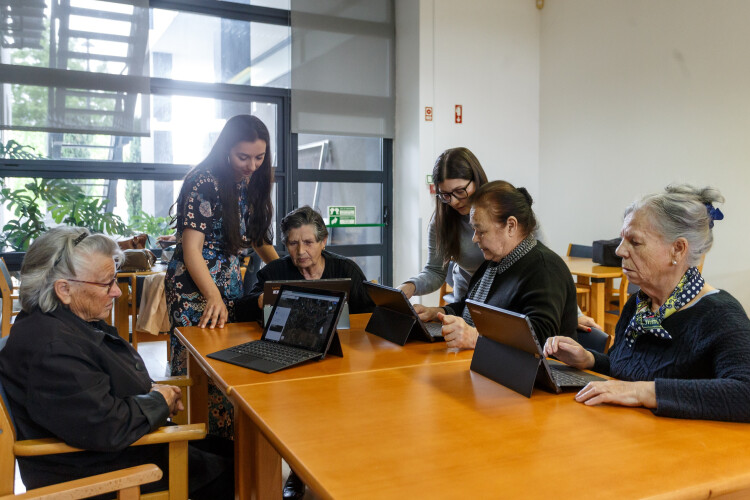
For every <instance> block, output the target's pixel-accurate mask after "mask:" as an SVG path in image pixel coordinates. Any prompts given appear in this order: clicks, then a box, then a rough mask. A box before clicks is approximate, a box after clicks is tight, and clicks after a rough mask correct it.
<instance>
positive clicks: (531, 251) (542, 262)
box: [414, 181, 578, 349]
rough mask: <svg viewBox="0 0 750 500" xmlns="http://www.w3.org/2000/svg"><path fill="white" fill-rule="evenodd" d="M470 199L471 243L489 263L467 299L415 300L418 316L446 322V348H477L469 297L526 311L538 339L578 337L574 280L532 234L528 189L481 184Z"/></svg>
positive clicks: (476, 277)
mask: <svg viewBox="0 0 750 500" xmlns="http://www.w3.org/2000/svg"><path fill="white" fill-rule="evenodd" d="M471 203H472V208H471V213H470V214H471V215H470V221H471V226H472V228H473V229H474V237H473V239H472V241H474V243H476V244H477V245H478V246H479V249H480V250H481V251H482V254H483V255H484V258H485V261H484V263H483V264H482V265H481V266H480V267H479V269H477V271H476V273H474V275H473V276H472V278H471V281H469V286H468V293H467V295H466V296H465V297H463V298H461V300H460V301H458V302H455V303H453V304H448V305H447V306H445V307H444V308H440V307H424V306H421V305H418V304H417V305H415V306H414V308H415V310H416V311H417V313H419V317H420V318H422V320H423V321H430V320H432V319H435V318H438V319H439V320H440V321H442V322H443V337H444V338H445V340H446V342H447V345H448V347H458V348H461V349H473V348H474V346H475V345H476V342H477V337H478V333H477V330H476V328H474V323H473V322H472V319H471V315H470V314H469V310H468V308H466V307H465V303H466V299H467V298H469V299H473V300H475V301H478V302H483V303H485V304H489V305H492V306H496V307H501V308H503V309H508V310H510V311H514V312H517V313H521V314H525V315H527V316H528V317H529V319H530V321H531V324H532V325H533V327H534V331H535V332H536V334H537V336H538V337H539V341H540V342H544V341H545V340H546V339H547V338H548V337H551V336H554V335H559V334H562V335H570V336H571V337H574V336H575V335H576V326H577V324H578V308H577V306H576V291H575V285H574V284H573V278H572V276H571V274H570V270H569V269H568V267H567V266H566V265H565V262H563V260H562V259H561V258H560V257H559V256H558V255H557V254H556V253H554V252H553V251H551V250H550V249H548V248H547V247H546V246H544V245H543V244H542V243H541V242H539V241H537V240H536V238H535V237H534V229H535V228H536V218H535V216H534V211H533V210H532V209H531V204H532V203H533V200H532V198H531V195H530V194H529V192H528V191H527V190H526V189H525V188H517V189H516V188H515V187H513V185H511V184H509V183H508V182H505V181H493V182H490V183H487V184H484V185H483V186H482V187H480V188H479V189H478V190H477V191H476V192H475V193H474V196H472V198H471Z"/></svg>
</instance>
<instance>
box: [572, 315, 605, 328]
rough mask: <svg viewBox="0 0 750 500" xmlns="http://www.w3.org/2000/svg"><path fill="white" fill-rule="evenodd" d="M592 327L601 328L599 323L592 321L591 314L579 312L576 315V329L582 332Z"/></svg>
mask: <svg viewBox="0 0 750 500" xmlns="http://www.w3.org/2000/svg"><path fill="white" fill-rule="evenodd" d="M592 328H596V329H597V330H603V328H602V327H601V326H599V324H598V323H597V322H596V321H594V318H592V317H591V316H586V315H585V314H581V315H580V316H578V329H579V330H581V331H584V332H590V331H591V329H592Z"/></svg>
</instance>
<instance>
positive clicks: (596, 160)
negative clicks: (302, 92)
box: [394, 0, 750, 309]
mask: <svg viewBox="0 0 750 500" xmlns="http://www.w3.org/2000/svg"><path fill="white" fill-rule="evenodd" d="M417 3H418V6H416V4H417ZM396 4H397V16H398V9H399V8H403V4H411V9H412V14H413V13H414V9H417V10H418V15H417V16H414V15H412V19H411V23H410V24H409V26H407V27H406V28H408V29H410V30H412V31H413V30H418V32H419V34H418V38H419V49H418V59H419V72H418V74H417V75H414V72H412V76H411V78H410V79H409V80H408V82H407V83H408V86H410V88H411V89H412V90H411V92H412V93H411V94H410V97H409V98H408V100H407V99H404V98H403V96H402V95H399V90H398V88H397V102H398V106H399V113H408V116H409V117H410V120H407V121H406V122H405V121H403V120H401V121H399V118H398V117H397V134H396V141H395V144H396V148H397V151H398V148H408V149H409V150H410V151H411V152H412V153H411V159H410V161H408V162H404V161H402V158H399V156H398V155H397V156H396V158H395V159H394V168H395V174H396V186H395V192H394V196H395V198H396V200H397V202H396V203H397V205H396V210H395V211H394V213H395V215H396V217H397V218H400V219H404V220H405V221H407V220H408V221H409V222H404V223H403V224H399V223H397V224H396V226H395V228H394V229H395V233H394V234H395V239H396V242H397V243H396V245H397V246H396V252H395V253H394V261H395V266H394V281H395V282H397V283H399V282H401V281H402V280H403V279H405V278H406V277H408V276H409V275H411V274H413V273H414V272H416V270H417V264H418V263H422V262H424V258H425V257H426V251H425V248H424V247H425V246H426V242H425V234H426V225H427V221H428V220H429V216H430V214H431V212H432V205H431V203H432V200H431V199H430V197H429V196H428V194H427V191H426V188H425V186H424V175H425V174H427V173H429V172H430V170H431V167H432V162H433V161H434V159H435V158H436V156H437V155H438V154H439V153H440V152H441V151H442V150H443V149H445V148H448V147H453V146H458V145H463V146H467V147H469V148H471V149H472V150H473V151H474V152H475V153H476V154H477V156H478V157H479V159H480V161H481V162H482V164H483V165H484V167H485V169H486V170H487V173H488V175H489V177H490V178H503V179H507V180H509V181H511V182H513V183H514V184H517V185H525V186H527V187H528V188H529V190H530V192H531V193H532V195H534V197H535V199H536V201H537V203H536V204H535V207H534V208H535V210H536V211H537V214H538V216H539V219H540V221H541V222H542V224H543V227H544V230H545V233H546V235H547V238H548V239H549V243H550V246H551V247H552V248H553V250H555V251H557V252H560V253H562V252H564V251H565V249H566V247H567V244H568V243H569V242H579V243H590V242H591V241H593V240H594V239H603V238H613V237H615V236H617V235H618V233H619V229H620V223H621V214H622V211H623V209H624V207H625V206H626V205H627V204H628V203H629V202H630V201H632V200H633V199H634V198H635V197H636V196H638V195H640V194H645V193H647V192H652V191H655V190H658V189H661V188H663V187H664V186H665V185H667V184H669V183H671V182H691V183H694V184H698V185H707V184H711V185H713V186H715V187H718V188H719V189H720V190H721V191H722V192H723V193H724V195H725V196H726V198H727V203H726V204H725V206H724V207H722V209H723V210H724V213H725V214H726V217H727V218H726V220H724V221H722V222H719V223H717V225H716V229H715V238H716V240H715V245H714V249H713V250H712V251H711V253H710V254H709V256H708V257H707V260H706V264H705V268H704V274H705V276H706V278H707V280H708V281H709V282H710V283H712V284H713V285H715V286H718V287H721V288H724V289H726V290H728V291H729V292H730V293H732V294H733V295H734V296H735V297H737V298H738V299H739V300H740V301H741V302H742V303H743V305H744V307H745V308H746V309H748V308H750V285H748V284H747V283H748V282H750V261H749V260H748V259H747V258H746V255H747V253H748V250H747V249H748V248H750V233H748V231H745V230H744V229H745V228H744V225H745V224H744V223H745V220H746V217H747V216H748V215H750V196H748V195H747V194H746V193H745V191H746V190H747V187H748V186H750V182H749V181H750V168H748V165H749V164H750V112H749V111H750V109H748V108H750V64H748V59H747V47H748V46H750V30H748V29H747V20H748V19H750V2H746V1H744V0H714V1H711V2H706V1H704V0H627V1H623V0H564V1H562V0H553V1H547V2H546V5H545V7H544V9H543V10H541V11H538V10H537V9H536V8H535V6H534V2H533V1H531V0H528V1H524V0H497V1H491V0H465V1H462V2H451V1H448V0H397V2H396ZM399 4H402V5H401V7H399ZM415 17H418V21H416V20H415ZM404 28H405V27H404V26H402V29H404ZM413 38H415V36H414V35H413V33H412V39H413ZM400 42H403V38H402V36H401V35H400V34H399V31H398V27H397V42H396V43H397V48H398V45H399V43H400ZM413 59H414V55H413V53H412V63H413ZM398 64H399V62H398V57H397V81H399V79H400V78H402V77H403V74H399V73H400V71H399V66H398ZM401 69H402V68H401ZM402 70H403V69H402ZM402 83H403V80H402ZM417 89H418V90H417ZM415 92H416V93H417V94H418V101H419V102H414V101H415V97H414V93H415ZM457 103H458V104H463V105H464V123H463V124H462V125H455V124H454V123H452V121H453V115H452V111H453V104H457ZM426 105H432V106H433V107H434V109H435V121H434V122H433V123H425V122H424V121H423V120H422V119H421V118H422V115H423V113H424V106H426ZM414 115H416V116H417V119H416V120H414ZM402 118H403V115H402ZM399 123H400V124H401V128H400V130H399ZM414 127H418V135H417V134H415V131H414ZM405 131H409V134H407V135H403V134H404V132H405ZM417 151H418V153H417ZM417 155H418V156H419V164H418V165H415V162H416V158H417ZM399 176H400V177H399ZM399 178H401V179H402V180H404V181H408V182H402V183H401V185H399ZM415 183H418V185H414V184H415ZM404 184H408V185H404ZM416 214H419V217H417V215H416ZM419 218H421V220H422V224H421V226H418V221H419ZM418 229H421V231H422V238H421V242H422V243H423V245H422V246H423V248H422V251H421V252H420V253H419V255H417V254H416V253H417V250H416V249H415V248H414V246H416V239H417V236H416V235H415V231H417V230H418ZM399 241H401V242H402V243H401V247H399V246H398V245H399V243H398V242H399ZM409 244H411V245H412V246H409ZM417 261H419V262H417ZM429 300H430V301H431V300H436V299H435V298H434V297H433V298H430V299H429Z"/></svg>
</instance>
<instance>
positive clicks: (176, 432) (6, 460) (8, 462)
mask: <svg viewBox="0 0 750 500" xmlns="http://www.w3.org/2000/svg"><path fill="white" fill-rule="evenodd" d="M4 344H5V339H3V340H2V341H0V350H1V349H2V348H3V347H4ZM0 396H2V397H0V496H2V495H11V494H12V493H13V491H14V482H15V476H16V475H15V462H16V457H37V456H44V455H53V454H57V453H73V452H76V451H81V450H80V449H79V448H74V447H72V446H69V445H67V444H65V443H64V442H62V441H60V440H59V439H55V438H45V439H28V440H24V441H16V430H15V427H14V426H13V419H12V416H11V414H10V411H9V410H8V407H7V398H6V395H5V390H4V388H3V386H2V384H0ZM205 436H206V425H205V424H191V425H175V426H168V427H161V428H159V429H157V430H155V431H154V432H152V433H150V434H146V435H145V436H143V437H142V438H141V439H139V440H138V441H136V442H135V443H133V444H132V445H131V446H143V445H147V444H163V443H168V444H169V490H168V491H163V492H157V493H149V494H147V495H143V496H142V497H141V498H144V499H149V500H167V499H169V500H178V499H179V500H187V497H188V462H187V461H188V441H192V440H195V439H203V438H204V437H205Z"/></svg>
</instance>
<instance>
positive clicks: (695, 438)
mask: <svg viewBox="0 0 750 500" xmlns="http://www.w3.org/2000/svg"><path fill="white" fill-rule="evenodd" d="M469 364H470V362H469V361H458V362H454V363H437V364H423V365H419V366H410V367H405V368H394V369H389V370H373V371H364V372H357V373H350V374H345V375H338V376H328V377H312V378H301V379H296V380H288V381H286V382H283V383H274V384H253V385H246V386H239V387H234V388H233V391H232V394H233V399H234V400H235V402H236V404H237V409H238V410H239V409H241V410H242V412H240V411H237V414H240V413H242V415H243V416H244V418H245V419H246V420H247V421H249V422H244V423H242V425H243V426H244V427H245V429H244V430H245V431H246V435H245V436H244V441H240V442H238V443H237V445H238V446H240V447H241V448H243V453H244V454H246V455H247V456H248V457H250V464H249V466H251V467H252V469H247V468H242V469H239V470H240V471H241V474H242V475H250V476H252V480H253V481H257V482H260V484H256V485H255V488H256V489H257V491H258V492H260V496H259V497H258V498H274V496H272V493H269V492H273V491H274V487H275V488H276V489H278V481H279V480H278V478H276V477H269V476H268V471H269V470H270V469H272V468H273V467H275V464H276V463H278V460H279V459H278V454H279V453H280V454H281V456H283V458H284V459H285V460H286V461H287V462H289V464H290V465H291V467H292V468H293V469H294V470H295V472H297V474H299V475H300V477H301V478H302V479H303V480H304V481H305V483H306V484H308V485H309V486H310V487H311V488H312V489H313V490H314V491H315V493H316V494H317V495H318V496H320V497H321V498H544V499H548V498H563V499H565V498H583V497H592V498H616V499H622V498H628V499H629V498H644V497H649V498H708V497H709V496H710V497H712V498H713V497H714V496H717V495H720V494H723V493H730V492H735V496H733V498H746V497H745V496H744V495H743V493H736V492H737V490H746V491H744V494H750V491H747V490H749V489H750V454H748V452H747V450H748V449H749V448H750V432H749V431H750V427H748V425H747V424H730V423H721V422H708V421H696V420H680V419H670V418H663V417H656V416H654V415H653V414H652V413H651V412H650V411H648V410H646V409H642V408H624V407H616V406H600V407H588V406H585V405H582V404H580V403H576V402H575V401H574V400H573V395H572V394H571V393H564V394H561V395H554V394H551V393H547V392H544V391H542V390H538V389H537V390H535V391H534V394H533V395H532V397H531V399H527V398H525V397H523V396H521V395H519V394H517V393H515V392H513V391H511V390H509V389H506V388H504V387H503V386H501V385H499V384H496V383H494V382H492V381H491V380H489V379H487V378H484V377H483V376H481V375H478V374H476V373H473V372H471V371H469ZM275 455H276V456H275ZM272 482H275V484H271V483H272ZM264 495H265V496H264ZM240 498H243V496H242V495H240ZM276 498H278V495H276Z"/></svg>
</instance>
